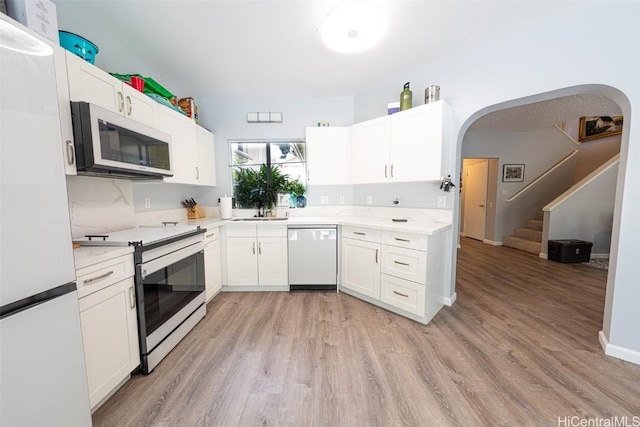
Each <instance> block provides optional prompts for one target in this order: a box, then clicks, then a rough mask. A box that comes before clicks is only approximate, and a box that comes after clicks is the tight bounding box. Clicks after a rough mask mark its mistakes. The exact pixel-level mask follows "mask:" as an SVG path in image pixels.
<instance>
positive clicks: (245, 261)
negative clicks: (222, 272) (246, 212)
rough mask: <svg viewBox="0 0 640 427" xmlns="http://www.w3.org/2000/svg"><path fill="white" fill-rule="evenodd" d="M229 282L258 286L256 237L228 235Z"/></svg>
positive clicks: (231, 283) (236, 284)
mask: <svg viewBox="0 0 640 427" xmlns="http://www.w3.org/2000/svg"><path fill="white" fill-rule="evenodd" d="M226 248H227V284H228V285H229V286H256V285H257V284H258V244H257V242H256V238H255V237H228V238H227V242H226Z"/></svg>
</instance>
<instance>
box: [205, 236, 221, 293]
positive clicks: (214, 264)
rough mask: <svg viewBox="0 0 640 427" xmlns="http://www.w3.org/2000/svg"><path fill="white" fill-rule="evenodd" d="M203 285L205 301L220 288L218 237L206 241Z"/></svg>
mask: <svg viewBox="0 0 640 427" xmlns="http://www.w3.org/2000/svg"><path fill="white" fill-rule="evenodd" d="M204 286H205V290H206V291H205V294H206V299H207V302H208V301H210V300H211V299H212V298H213V297H214V296H215V295H216V294H217V293H218V292H219V291H220V288H222V267H221V264H220V239H216V240H213V241H210V242H207V245H206V246H205V249H204Z"/></svg>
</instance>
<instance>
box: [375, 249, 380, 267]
mask: <svg viewBox="0 0 640 427" xmlns="http://www.w3.org/2000/svg"><path fill="white" fill-rule="evenodd" d="M379 251H380V249H376V264H377V263H378V252H379Z"/></svg>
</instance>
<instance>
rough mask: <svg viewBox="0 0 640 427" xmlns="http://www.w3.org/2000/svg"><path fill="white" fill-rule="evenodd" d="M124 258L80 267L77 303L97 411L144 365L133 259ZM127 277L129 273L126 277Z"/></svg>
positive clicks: (130, 256) (92, 405)
mask: <svg viewBox="0 0 640 427" xmlns="http://www.w3.org/2000/svg"><path fill="white" fill-rule="evenodd" d="M121 258H123V259H122V260H118V259H116V260H111V261H109V262H103V263H100V264H95V265H93V266H91V267H87V268H84V269H82V270H78V271H77V275H78V283H80V284H82V288H79V295H80V296H81V298H79V300H78V303H79V306H80V324H81V327H82V339H83V344H84V356H85V363H86V369H87V380H88V383H89V400H90V402H91V408H92V410H95V409H97V407H98V406H99V405H100V404H101V403H102V402H104V400H105V399H106V398H108V397H109V396H110V395H111V394H112V393H113V392H114V391H115V390H116V389H117V388H118V387H119V386H120V385H121V384H122V383H123V382H124V381H125V380H126V379H127V378H129V377H130V375H131V372H132V371H133V370H135V369H136V367H138V365H139V364H140V353H139V344H138V320H137V317H136V295H135V286H134V280H133V260H132V259H131V258H132V255H127V256H126V257H121ZM114 261H115V262H114ZM123 266H124V269H122V267H123ZM123 275H125V276H128V277H126V278H124V279H123V278H122V276H123ZM91 286H95V289H96V290H95V291H93V289H92V288H91Z"/></svg>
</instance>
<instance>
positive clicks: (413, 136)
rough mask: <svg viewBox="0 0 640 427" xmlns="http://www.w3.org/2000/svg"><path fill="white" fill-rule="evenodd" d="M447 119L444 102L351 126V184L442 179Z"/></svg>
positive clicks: (447, 127) (447, 126)
mask: <svg viewBox="0 0 640 427" xmlns="http://www.w3.org/2000/svg"><path fill="white" fill-rule="evenodd" d="M448 129H449V119H448V112H447V110H446V104H445V103H444V101H442V100H441V101H437V102H433V103H430V104H425V105H421V106H418V107H414V108H412V109H410V110H406V111H402V112H399V113H395V114H392V115H390V116H384V117H379V118H377V119H374V120H368V121H366V122H362V123H357V124H354V125H353V126H352V133H351V144H352V154H351V155H352V181H353V183H354V184H368V183H381V182H409V181H431V180H439V179H441V178H442V176H443V175H445V174H444V171H443V170H442V167H443V165H444V164H446V162H445V159H443V150H442V147H443V143H444V142H445V139H446V138H447V137H448Z"/></svg>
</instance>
